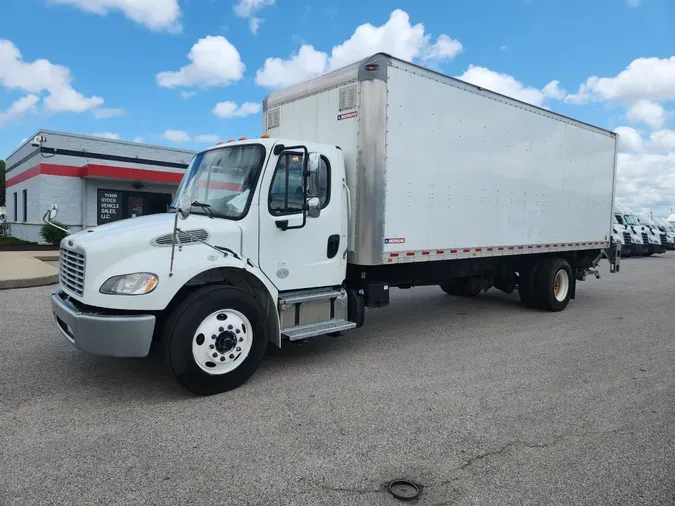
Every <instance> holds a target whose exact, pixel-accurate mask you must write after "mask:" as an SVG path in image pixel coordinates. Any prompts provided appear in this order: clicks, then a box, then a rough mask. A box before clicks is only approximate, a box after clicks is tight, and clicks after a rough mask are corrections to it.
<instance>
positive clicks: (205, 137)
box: [195, 134, 218, 144]
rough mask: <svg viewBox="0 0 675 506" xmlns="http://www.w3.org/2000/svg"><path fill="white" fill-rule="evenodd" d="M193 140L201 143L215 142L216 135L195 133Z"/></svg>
mask: <svg viewBox="0 0 675 506" xmlns="http://www.w3.org/2000/svg"><path fill="white" fill-rule="evenodd" d="M195 141H197V142H201V143H203V144H215V143H216V142H218V136H217V135H216V134H204V135H197V136H196V137H195Z"/></svg>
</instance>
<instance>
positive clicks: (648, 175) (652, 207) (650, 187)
mask: <svg viewBox="0 0 675 506" xmlns="http://www.w3.org/2000/svg"><path fill="white" fill-rule="evenodd" d="M617 172H618V177H617V197H618V198H620V199H621V202H623V203H624V204H626V205H627V206H628V207H630V208H631V209H633V210H635V211H638V210H644V211H647V210H649V211H652V212H653V213H654V216H664V217H665V216H668V215H669V214H670V207H671V206H672V205H673V202H675V152H672V151H671V152H669V153H648V154H636V153H620V154H619V158H618V168H617Z"/></svg>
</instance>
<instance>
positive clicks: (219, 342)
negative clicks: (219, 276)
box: [164, 285, 268, 395]
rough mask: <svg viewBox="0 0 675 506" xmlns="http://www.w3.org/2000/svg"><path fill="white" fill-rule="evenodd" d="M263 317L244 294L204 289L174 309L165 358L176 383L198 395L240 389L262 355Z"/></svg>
mask: <svg viewBox="0 0 675 506" xmlns="http://www.w3.org/2000/svg"><path fill="white" fill-rule="evenodd" d="M264 322H265V313H264V311H263V309H262V308H261V307H260V304H258V302H257V300H256V299H255V298H254V297H253V296H252V295H251V294H249V293H248V292H245V291H243V290H240V289H238V288H234V287H231V286H223V285H216V286H205V287H202V288H199V289H197V290H195V291H194V292H192V293H190V294H189V295H188V296H187V297H186V298H185V299H184V300H183V301H182V302H180V303H179V304H178V306H177V307H176V308H175V309H174V310H173V312H172V314H171V316H170V317H169V319H168V320H167V322H166V326H165V329H164V339H165V342H164V356H165V360H166V363H167V365H168V367H169V369H170V370H171V372H172V374H173V376H174V377H175V378H176V380H177V381H178V383H180V385H181V386H182V387H183V388H185V389H186V390H188V391H190V392H192V393H194V394H197V395H213V394H219V393H222V392H227V391H229V390H233V389H235V388H237V387H239V386H241V385H243V384H244V383H245V382H246V381H247V380H248V379H249V378H250V377H251V375H253V373H254V372H255V371H256V369H257V368H258V366H259V365H260V362H261V361H262V359H263V356H264V355H265V349H266V347H267V341H268V336H267V330H266V326H265V324H264Z"/></svg>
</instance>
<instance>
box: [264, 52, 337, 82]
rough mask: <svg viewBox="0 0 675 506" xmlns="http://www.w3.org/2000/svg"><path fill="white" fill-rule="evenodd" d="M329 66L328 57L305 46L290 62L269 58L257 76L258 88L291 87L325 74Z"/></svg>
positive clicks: (292, 56) (293, 55)
mask: <svg viewBox="0 0 675 506" xmlns="http://www.w3.org/2000/svg"><path fill="white" fill-rule="evenodd" d="M327 65H328V55H327V54H326V53H324V52H322V51H317V50H316V49H314V47H312V46H310V45H307V44H304V45H303V46H302V47H301V48H300V51H298V52H297V53H295V54H292V55H291V57H290V58H289V59H288V60H284V59H282V58H267V60H265V65H264V66H263V68H261V69H259V70H258V71H257V72H256V75H255V82H256V84H257V85H258V86H264V87H266V88H276V87H284V86H290V85H292V84H295V83H297V82H300V81H304V80H306V79H310V78H312V77H314V76H318V75H319V74H323V73H324V72H325V71H326V69H327Z"/></svg>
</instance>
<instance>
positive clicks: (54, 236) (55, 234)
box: [40, 221, 68, 245]
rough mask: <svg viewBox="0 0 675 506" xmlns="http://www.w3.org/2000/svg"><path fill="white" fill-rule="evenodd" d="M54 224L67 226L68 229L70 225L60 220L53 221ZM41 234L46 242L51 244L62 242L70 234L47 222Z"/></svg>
mask: <svg viewBox="0 0 675 506" xmlns="http://www.w3.org/2000/svg"><path fill="white" fill-rule="evenodd" d="M52 223H53V224H54V225H58V226H59V227H61V228H65V229H66V230H68V225H66V224H64V223H60V222H58V221H52ZM40 235H41V236H42V238H43V239H44V240H45V242H47V243H49V244H56V245H58V244H60V243H61V240H62V239H63V238H64V237H65V236H66V235H68V234H66V233H65V232H64V231H63V230H59V229H58V228H56V227H52V226H51V225H49V224H47V223H45V224H44V225H42V230H40Z"/></svg>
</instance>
